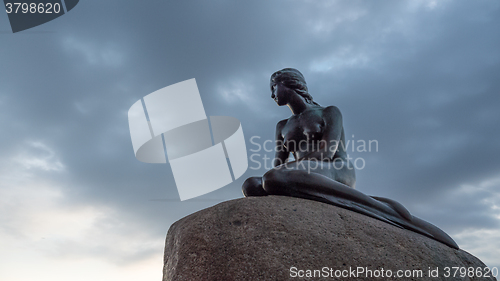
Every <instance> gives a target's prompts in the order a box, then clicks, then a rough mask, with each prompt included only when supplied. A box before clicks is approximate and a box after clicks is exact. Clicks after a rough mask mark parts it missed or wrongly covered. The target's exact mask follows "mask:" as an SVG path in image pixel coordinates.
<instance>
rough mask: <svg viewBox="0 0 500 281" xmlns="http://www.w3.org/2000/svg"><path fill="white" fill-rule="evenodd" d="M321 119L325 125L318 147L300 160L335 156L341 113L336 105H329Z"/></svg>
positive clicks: (340, 131)
mask: <svg viewBox="0 0 500 281" xmlns="http://www.w3.org/2000/svg"><path fill="white" fill-rule="evenodd" d="M323 120H324V121H325V127H324V129H323V138H322V139H321V142H320V146H319V148H318V149H317V150H315V151H312V152H311V153H308V154H307V155H305V156H304V157H303V158H302V159H300V160H304V159H315V160H322V159H332V158H333V156H335V153H336V152H337V148H338V146H339V145H340V137H341V136H342V128H343V126H342V114H341V113H340V110H339V109H338V108H337V107H336V106H329V107H326V108H325V109H324V111H323Z"/></svg>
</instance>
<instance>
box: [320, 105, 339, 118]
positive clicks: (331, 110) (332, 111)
mask: <svg viewBox="0 0 500 281" xmlns="http://www.w3.org/2000/svg"><path fill="white" fill-rule="evenodd" d="M323 113H324V114H327V115H330V116H332V117H340V116H342V113H340V109H339V108H338V107H336V106H335V105H330V106H327V107H325V109H323Z"/></svg>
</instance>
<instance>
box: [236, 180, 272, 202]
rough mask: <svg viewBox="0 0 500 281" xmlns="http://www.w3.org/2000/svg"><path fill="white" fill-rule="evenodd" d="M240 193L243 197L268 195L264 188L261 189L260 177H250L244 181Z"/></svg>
mask: <svg viewBox="0 0 500 281" xmlns="http://www.w3.org/2000/svg"><path fill="white" fill-rule="evenodd" d="M242 191H243V195H245V197H250V196H266V195H268V193H267V192H266V191H265V190H264V188H262V177H250V178H248V179H246V180H245V182H244V183H243V186H242Z"/></svg>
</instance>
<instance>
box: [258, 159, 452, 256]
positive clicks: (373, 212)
mask: <svg viewBox="0 0 500 281" xmlns="http://www.w3.org/2000/svg"><path fill="white" fill-rule="evenodd" d="M329 175H330V174H329V173H328V171H326V170H325V169H316V170H314V171H311V170H307V169H302V168H301V167H286V166H284V165H282V166H279V167H277V168H274V169H272V170H270V171H268V172H267V173H266V174H264V176H263V177H262V187H263V189H264V190H265V192H266V193H268V194H272V195H284V196H292V197H298V198H305V199H310V200H315V201H320V202H324V203H328V204H332V205H336V206H340V207H343V208H346V209H349V210H352V211H355V212H359V213H362V214H365V215H367V216H371V217H374V218H377V219H380V220H382V221H385V222H387V223H390V224H392V225H395V226H399V227H403V228H406V229H409V230H412V231H414V232H417V233H421V234H423V235H426V236H429V237H431V238H433V239H435V240H437V241H440V242H442V243H444V244H446V245H448V246H450V247H452V248H455V249H458V246H457V244H456V243H455V242H454V241H453V239H451V238H450V237H449V236H448V235H447V234H446V233H445V232H444V231H442V230H441V229H439V228H438V227H436V226H434V225H432V224H430V223H428V222H426V221H424V220H421V219H419V218H417V217H414V216H412V215H410V213H409V212H408V210H406V208H404V207H403V206H402V205H401V204H400V203H398V202H396V201H394V200H391V199H387V198H381V197H374V198H372V197H370V196H368V195H365V194H364V193H362V192H359V191H357V190H355V189H353V188H350V187H349V186H347V185H345V184H343V183H340V182H338V181H335V180H333V179H332V178H331V177H330V176H329Z"/></svg>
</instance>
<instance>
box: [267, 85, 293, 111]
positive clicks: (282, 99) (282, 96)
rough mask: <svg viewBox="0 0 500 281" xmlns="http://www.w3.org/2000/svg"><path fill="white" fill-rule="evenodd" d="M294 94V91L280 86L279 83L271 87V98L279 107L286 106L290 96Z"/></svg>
mask: <svg viewBox="0 0 500 281" xmlns="http://www.w3.org/2000/svg"><path fill="white" fill-rule="evenodd" d="M294 93H295V91H294V90H292V89H290V88H288V87H287V86H285V85H283V84H281V83H280V82H277V83H273V84H272V85H271V98H272V99H273V100H274V101H275V102H276V103H277V104H278V105H279V106H282V105H287V104H288V101H289V99H290V96H291V95H293V94H294Z"/></svg>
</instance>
